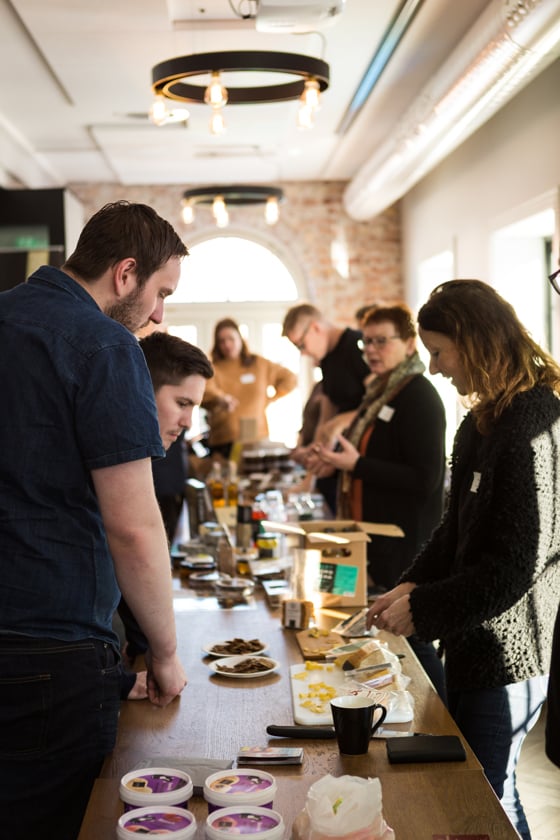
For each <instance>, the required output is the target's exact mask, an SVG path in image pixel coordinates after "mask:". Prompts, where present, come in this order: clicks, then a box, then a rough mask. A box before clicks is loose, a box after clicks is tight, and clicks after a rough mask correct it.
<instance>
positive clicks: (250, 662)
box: [216, 656, 274, 674]
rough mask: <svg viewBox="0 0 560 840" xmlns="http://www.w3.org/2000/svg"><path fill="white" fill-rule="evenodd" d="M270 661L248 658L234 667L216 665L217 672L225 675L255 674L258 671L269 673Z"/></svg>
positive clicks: (254, 657) (259, 657) (253, 657)
mask: <svg viewBox="0 0 560 840" xmlns="http://www.w3.org/2000/svg"><path fill="white" fill-rule="evenodd" d="M273 664H274V663H273V662H272V660H271V659H264V658H263V657H261V656H249V657H247V659H244V660H243V661H242V662H238V663H237V664H236V665H232V666H229V665H220V664H219V663H218V664H217V665H216V670H217V671H222V672H223V673H225V674H257V673H258V672H259V671H270V669H271V668H272V667H273Z"/></svg>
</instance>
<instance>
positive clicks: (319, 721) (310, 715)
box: [290, 662, 346, 726]
mask: <svg viewBox="0 0 560 840" xmlns="http://www.w3.org/2000/svg"><path fill="white" fill-rule="evenodd" d="M312 665H313V669H312V670H307V669H306V667H305V664H301V665H290V682H291V686H292V703H293V706H294V723H300V724H303V725H304V726H325V725H329V724H330V725H332V722H333V719H332V714H331V707H330V704H329V701H328V700H324V701H322V703H321V705H322V706H323V711H322V712H314V711H312V710H311V709H307V708H306V707H305V706H303V705H302V703H304V702H305V701H306V699H307V698H306V697H305V696H304V697H302V696H300V695H306V694H309V692H310V691H312V688H311V686H312V685H313V684H317V683H324V684H325V685H326V686H332V687H333V688H334V689H335V690H336V694H335V695H334V696H335V697H337V696H338V695H339V694H345V693H346V692H345V690H344V688H343V686H344V673H343V671H342V668H337V667H336V665H332V664H330V665H329V664H327V663H324V662H313V663H312ZM296 675H298V676H296ZM317 702H319V701H317Z"/></svg>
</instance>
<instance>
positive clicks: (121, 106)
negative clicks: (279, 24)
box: [0, 0, 557, 187]
mask: <svg viewBox="0 0 560 840" xmlns="http://www.w3.org/2000/svg"><path fill="white" fill-rule="evenodd" d="M267 1H268V2H269V3H270V0H267ZM294 2H295V0H276V3H277V5H278V6H281V5H282V4H283V3H285V4H287V5H288V6H289V4H290V3H292V4H293V3H294ZM497 2H501V4H502V5H507V3H508V0H346V3H345V6H344V10H343V12H342V13H341V14H339V15H338V16H337V17H336V18H335V19H334V20H333V21H332V22H330V23H329V24H328V25H325V26H323V27H322V28H321V29H320V30H318V31H317V32H314V33H307V34H300V35H295V34H285V33H281V34H276V33H275V34H270V33H263V32H259V31H257V29H256V26H255V20H254V19H253V20H246V21H243V20H240V18H239V16H237V15H236V14H235V12H234V10H237V11H239V12H241V13H252V12H254V11H255V10H256V7H257V3H256V2H255V0H168V2H166V0H0V32H1V33H2V34H1V36H0V37H1V43H2V49H1V50H0V78H2V80H3V82H2V85H1V87H0V172H1V170H2V168H3V169H4V182H6V181H7V180H8V179H9V180H10V181H11V182H12V183H20V184H22V185H23V186H29V187H37V186H54V185H56V186H64V185H66V184H68V183H71V182H79V181H81V182H83V181H86V182H101V181H115V182H119V183H122V184H184V185H185V186H189V185H191V186H195V185H199V184H209V183H226V184H228V183H243V182H244V183H274V184H280V183H281V182H283V181H294V180H296V181H297V180H345V181H346V180H347V181H351V180H352V178H353V177H354V176H355V175H356V173H358V172H359V171H360V168H361V167H363V166H364V165H365V164H367V162H368V160H370V159H371V157H372V156H373V155H374V154H375V153H376V151H377V150H378V149H379V148H380V147H381V146H383V144H385V143H386V142H387V140H388V138H391V137H392V136H393V135H394V134H395V131H396V127H397V126H398V125H399V122H400V121H401V120H402V117H403V114H405V113H406V112H407V110H409V109H410V108H411V107H412V106H413V105H414V103H415V101H416V100H417V97H418V95H419V94H421V93H422V90H423V88H424V87H425V85H426V84H427V83H428V82H429V80H430V79H431V78H432V77H433V76H434V74H436V72H437V71H438V68H439V67H440V66H441V65H442V63H444V61H445V60H446V59H447V57H448V56H449V55H450V54H451V53H453V51H454V50H455V48H456V46H457V45H458V44H459V43H460V42H461V40H462V38H463V36H464V35H465V33H466V32H467V31H468V30H469V29H470V27H471V26H472V25H473V24H475V23H476V21H477V18H479V16H480V15H482V14H483V12H484V10H485V9H487V7H489V6H491V5H494V6H495V5H496V4H497ZM547 2H549V3H555V4H556V5H557V0H544V3H547ZM304 5H305V3H304ZM414 8H416V9H417V12H416V15H415V16H414V19H413V21H412V23H411V25H410V27H409V29H408V31H407V32H406V33H405V34H404V36H403V38H402V40H401V42H400V44H399V45H398V46H397V48H396V50H395V53H394V55H393V57H392V58H391V59H390V61H389V63H388V65H387V67H386V69H385V71H384V72H383V74H382V76H381V78H380V80H379V82H378V84H377V85H376V86H375V88H374V89H373V92H372V93H371V95H370V96H369V99H368V100H367V102H366V104H365V106H364V108H363V109H362V111H361V113H359V115H358V116H357V118H356V119H355V120H354V122H353V123H352V124H351V125H350V127H348V128H347V129H346V130H344V131H340V130H339V127H340V126H341V124H342V122H343V119H344V116H345V113H346V111H347V109H348V106H349V104H350V102H351V100H352V97H353V95H354V93H355V92H356V89H357V88H358V85H359V83H360V81H361V79H362V77H363V75H364V73H365V71H366V69H367V68H368V65H369V63H370V62H371V60H372V57H373V56H374V54H375V52H376V50H378V49H379V48H380V46H382V44H383V38H384V34H385V32H386V30H387V28H388V26H389V24H390V23H391V21H392V19H393V18H394V16H395V15H396V14H397V13H398V12H400V13H401V14H406V13H409V12H411V11H412V10H413V9H414ZM177 9H179V10H180V11H181V15H182V16H184V17H185V20H184V21H183V22H182V23H181V24H180V26H177V25H174V24H173V22H172V20H171V15H170V10H175V11H176V10H177ZM233 49H235V50H240V49H248V50H275V51H281V52H300V53H306V54H309V55H312V56H316V57H320V58H323V59H324V60H326V61H327V62H328V63H329V65H330V72H331V84H330V87H329V89H328V90H327V91H326V92H325V93H324V94H323V97H322V107H321V109H320V111H319V113H318V115H317V119H316V125H315V127H314V128H313V129H312V130H310V131H301V130H300V129H298V128H297V127H296V114H297V103H295V102H289V103H278V104H271V105H244V106H240V105H234V106H233V105H231V106H229V107H226V109H225V111H224V117H225V119H226V122H227V131H226V132H225V133H224V134H223V135H220V136H213V135H211V134H210V132H209V130H208V118H209V108H208V107H207V106H205V105H189V106H188V108H189V111H190V118H189V121H188V124H187V125H186V126H185V125H182V124H181V125H167V126H163V127H157V126H154V125H152V124H151V123H150V121H149V120H148V118H147V112H148V109H149V107H150V104H151V102H152V98H153V97H152V94H151V90H150V83H151V69H152V66H153V65H155V64H157V63H158V62H160V61H163V60H165V59H168V58H171V57H174V56H177V55H184V54H190V53H197V52H215V51H220V50H233ZM243 75H244V77H243V79H242V80H240V79H239V75H238V77H237V79H235V78H233V77H232V78H230V79H229V81H230V83H231V84H244V85H245V84H250V83H251V81H250V80H248V79H247V76H250V77H251V78H254V77H255V76H256V74H243ZM196 81H199V80H198V79H197V80H196ZM269 81H270V79H269ZM273 81H275V82H276V83H277V82H278V78H277V77H275V78H274V80H273ZM224 83H225V84H226V86H227V83H228V78H227V77H226V78H225V79H224ZM177 104H178V103H177Z"/></svg>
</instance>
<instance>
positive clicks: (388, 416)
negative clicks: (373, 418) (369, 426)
mask: <svg viewBox="0 0 560 840" xmlns="http://www.w3.org/2000/svg"><path fill="white" fill-rule="evenodd" d="M394 413H395V409H394V408H391V406H390V405H384V406H383V408H382V409H381V411H380V412H379V414H378V415H377V416H378V417H379V419H380V420H385V422H386V423H388V422H389V421H390V420H392V419H393V414H394Z"/></svg>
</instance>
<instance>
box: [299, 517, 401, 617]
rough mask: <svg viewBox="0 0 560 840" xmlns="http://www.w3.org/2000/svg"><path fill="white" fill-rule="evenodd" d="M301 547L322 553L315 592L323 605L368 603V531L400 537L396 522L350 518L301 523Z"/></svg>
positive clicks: (364, 604) (340, 605)
mask: <svg viewBox="0 0 560 840" xmlns="http://www.w3.org/2000/svg"><path fill="white" fill-rule="evenodd" d="M298 530H299V531H300V533H301V535H302V536H303V546H302V547H303V548H306V549H315V550H319V551H320V552H321V559H320V564H319V580H318V582H317V593H318V595H319V597H320V606H322V607H332V606H337V607H364V606H366V605H367V549H366V546H367V543H368V542H369V535H370V534H383V535H384V536H388V537H402V536H404V534H403V531H402V530H401V529H400V528H398V527H397V526H396V525H390V524H385V523H375V522H355V521H353V520H345V519H336V520H327V519H322V520H314V521H313V520H312V521H309V522H300V523H299V525H298Z"/></svg>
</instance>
